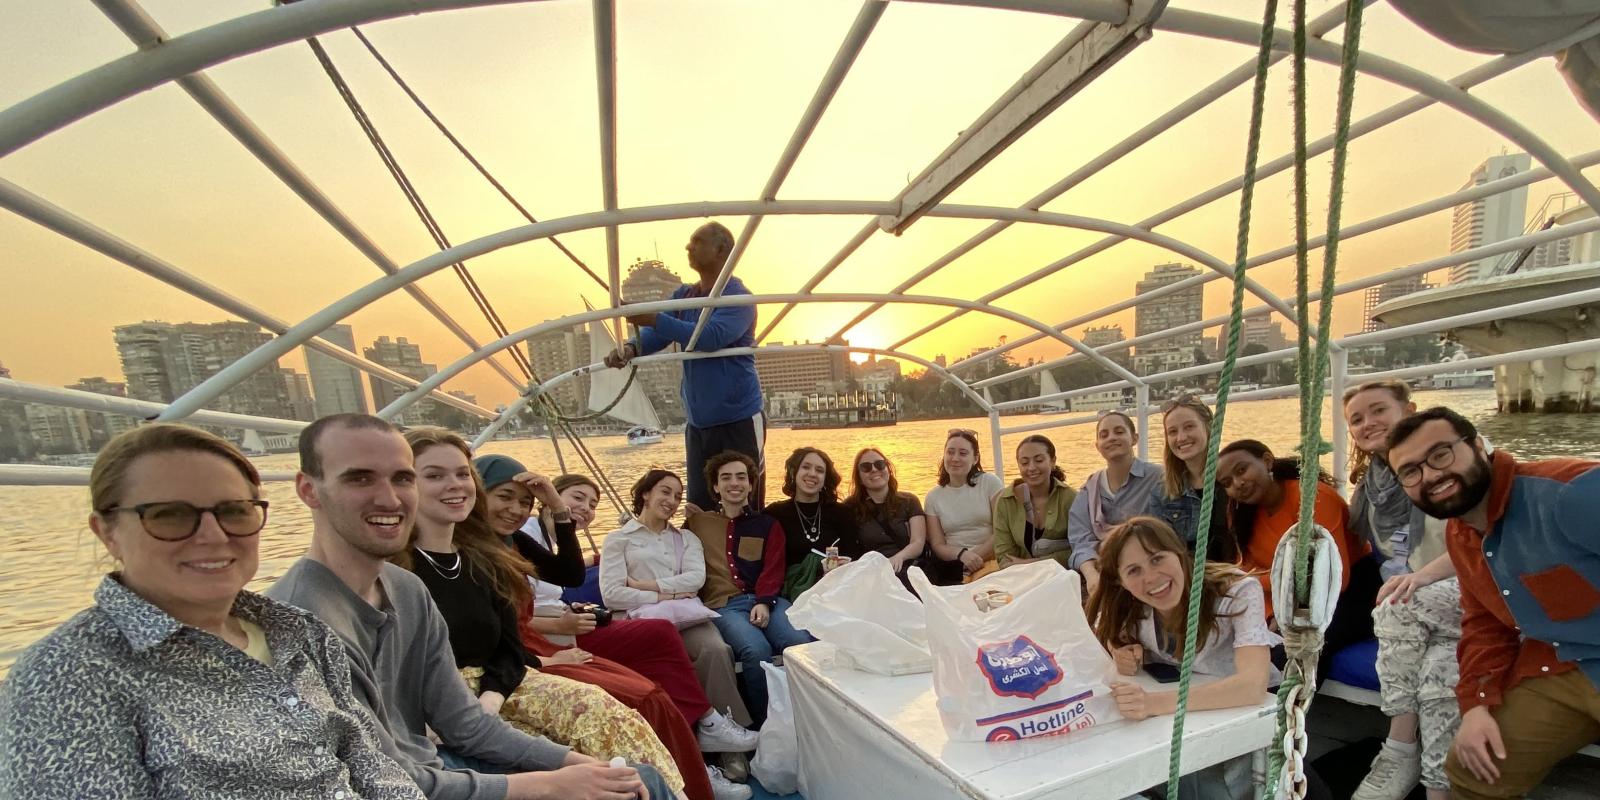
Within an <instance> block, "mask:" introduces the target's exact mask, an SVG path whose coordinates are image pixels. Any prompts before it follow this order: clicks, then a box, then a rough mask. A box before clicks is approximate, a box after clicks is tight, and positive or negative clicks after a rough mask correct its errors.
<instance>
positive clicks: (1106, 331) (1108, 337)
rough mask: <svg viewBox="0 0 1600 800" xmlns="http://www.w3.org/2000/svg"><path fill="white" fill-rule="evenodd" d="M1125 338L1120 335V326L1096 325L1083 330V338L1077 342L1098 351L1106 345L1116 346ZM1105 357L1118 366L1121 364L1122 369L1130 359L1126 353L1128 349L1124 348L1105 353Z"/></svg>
mask: <svg viewBox="0 0 1600 800" xmlns="http://www.w3.org/2000/svg"><path fill="white" fill-rule="evenodd" d="M1125 338H1126V337H1124V336H1123V335H1122V326H1121V325H1097V326H1095V327H1091V328H1084V329H1083V337H1082V338H1081V339H1079V341H1081V342H1083V343H1084V344H1085V345H1087V346H1089V347H1092V348H1095V349H1097V350H1098V349H1100V348H1102V347H1105V346H1106V345H1108V344H1116V343H1117V342H1120V341H1123V340H1124V339H1125ZM1105 355H1106V357H1107V358H1109V359H1111V360H1112V361H1115V362H1116V363H1118V364H1121V365H1122V366H1124V367H1126V366H1128V363H1129V361H1130V359H1131V356H1130V354H1129V353H1128V348H1126V347H1119V348H1117V349H1116V350H1112V351H1111V352H1109V353H1106V354H1105Z"/></svg>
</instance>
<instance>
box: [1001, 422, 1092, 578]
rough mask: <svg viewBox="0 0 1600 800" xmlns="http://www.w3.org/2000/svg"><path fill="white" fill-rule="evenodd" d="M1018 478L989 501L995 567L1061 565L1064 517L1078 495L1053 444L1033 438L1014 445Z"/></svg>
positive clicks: (1068, 549)
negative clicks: (1041, 563)
mask: <svg viewBox="0 0 1600 800" xmlns="http://www.w3.org/2000/svg"><path fill="white" fill-rule="evenodd" d="M1017 472H1018V474H1019V475H1020V477H1019V478H1018V479H1017V480H1015V481H1013V482H1012V484H1011V485H1010V486H1008V487H1006V488H1005V489H1004V490H1003V491H1001V492H1000V494H999V496H997V497H996V498H995V501H994V553H995V558H996V559H997V560H998V561H999V562H1000V568H1001V569H1005V568H1006V567H1009V566H1012V565H1014V564H1026V563H1028V562H1029V561H1040V560H1043V559H1046V558H1049V559H1053V560H1054V561H1055V562H1056V563H1058V564H1060V565H1061V566H1062V567H1066V566H1067V562H1068V560H1069V559H1071V557H1072V543H1071V541H1070V540H1069V539H1068V538H1067V519H1068V516H1069V514H1070V512H1071V510H1072V501H1073V500H1074V499H1076V498H1077V496H1078V493H1077V492H1075V491H1073V490H1072V487H1071V486H1068V485H1067V476H1066V473H1064V472H1062V471H1061V467H1060V466H1059V465H1057V464H1056V445H1055V442H1052V441H1050V439H1049V438H1048V437H1045V436H1041V435H1040V434H1037V433H1035V434H1033V435H1031V436H1028V437H1025V438H1024V439H1023V440H1022V441H1021V442H1019V443H1018V444H1017Z"/></svg>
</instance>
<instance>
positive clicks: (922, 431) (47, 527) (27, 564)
mask: <svg viewBox="0 0 1600 800" xmlns="http://www.w3.org/2000/svg"><path fill="white" fill-rule="evenodd" d="M1417 400H1418V404H1419V406H1424V407H1425V406H1428V405H1434V404H1439V403H1443V404H1447V405H1450V406H1452V407H1454V408H1456V409H1457V410H1459V411H1461V412H1462V413H1463V414H1466V415H1467V416H1468V417H1469V418H1471V419H1472V420H1474V421H1475V422H1476V423H1477V424H1478V425H1479V426H1480V427H1481V428H1482V429H1483V432H1484V434H1485V435H1487V436H1488V437H1489V438H1490V440H1491V441H1493V442H1494V443H1495V445H1496V446H1497V447H1504V448H1506V449H1508V450H1509V451H1511V452H1513V453H1515V454H1517V456H1518V457H1520V458H1551V457H1555V456H1582V457H1591V458H1592V457H1595V456H1596V455H1597V454H1600V448H1597V446H1596V443H1597V442H1600V415H1596V414H1588V415H1583V414H1571V415H1519V416H1509V415H1498V414H1496V413H1495V410H1494V408H1495V399H1494V393H1493V392H1491V391H1457V392H1423V393H1420V394H1419V396H1418V398H1417ZM1326 412H1327V407H1325V409H1324V426H1325V427H1324V431H1328V430H1330V429H1329V428H1328V427H1326V426H1328V425H1330V424H1331V423H1329V422H1327V421H1326ZM1298 414H1299V411H1298V404H1297V401H1295V400H1292V399H1286V400H1264V401H1257V402H1251V403H1240V404H1239V405H1237V406H1234V407H1232V408H1230V411H1229V415H1228V420H1227V430H1226V434H1227V435H1226V436H1225V438H1224V441H1225V442H1226V441H1228V440H1229V439H1232V438H1239V437H1245V436H1248V437H1251V438H1255V439H1260V440H1262V441H1264V442H1266V443H1267V444H1268V445H1270V446H1272V447H1274V448H1277V449H1279V450H1281V451H1282V452H1285V453H1287V452H1290V451H1292V449H1293V448H1294V447H1295V445H1296V444H1297V443H1298V430H1299V418H1298ZM1049 419H1050V418H1049V417H1027V416H1021V417H1006V418H1004V420H1003V422H1004V424H1005V425H1006V426H1016V425H1025V424H1028V423H1031V422H1041V421H1048V420H1049ZM952 427H967V428H972V429H975V430H978V431H979V432H980V434H979V439H980V441H983V442H985V443H986V444H985V447H984V453H983V456H984V464H985V466H988V467H990V468H992V466H993V465H992V464H990V463H989V461H990V450H989V447H988V445H987V441H988V433H987V431H988V421H987V420H986V419H970V420H921V421H913V422H902V423H900V424H899V425H896V426H894V427H889V428H872V429H864V430H820V431H794V430H788V429H773V430H772V431H770V432H769V435H768V443H767V451H766V452H767V459H768V462H769V470H768V472H769V474H768V481H767V483H768V487H767V495H768V497H769V498H778V497H781V495H780V494H779V487H780V486H781V485H782V479H783V476H782V473H781V469H782V463H783V459H784V458H785V457H786V456H787V455H788V453H789V452H790V451H792V450H793V449H794V448H796V447H799V446H802V445H813V446H817V447H821V448H822V449H823V450H825V451H827V452H828V453H829V454H830V455H831V456H833V458H834V460H835V462H836V463H840V462H842V465H841V469H842V470H845V471H847V470H848V469H849V463H850V460H851V458H852V457H853V456H854V455H855V453H856V451H857V450H859V449H860V448H862V447H866V446H872V447H876V448H878V449H880V450H881V451H882V452H883V453H884V455H885V456H887V457H888V458H889V459H890V460H891V461H892V462H894V464H895V468H896V472H897V474H898V476H899V481H900V487H901V489H903V490H905V491H910V492H914V493H916V494H918V495H919V496H920V495H924V494H926V493H927V491H928V489H930V488H932V487H933V486H934V484H935V482H936V479H937V476H938V469H939V466H938V459H939V454H940V451H941V448H942V446H943V443H944V436H945V432H946V431H947V430H948V429H950V428H952ZM1045 434H1046V435H1047V436H1049V437H1050V438H1051V439H1052V441H1054V442H1055V443H1056V448H1057V453H1058V456H1059V461H1060V463H1061V466H1062V468H1063V469H1065V470H1066V473H1067V477H1068V479H1069V481H1070V482H1072V483H1073V484H1074V485H1078V484H1081V483H1082V481H1083V480H1084V479H1086V478H1087V477H1088V475H1089V473H1090V472H1092V471H1093V470H1095V469H1098V468H1099V467H1100V466H1102V464H1101V463H1100V460H1099V456H1098V455H1097V454H1096V453H1095V451H1094V447H1093V444H1092V436H1093V429H1092V427H1091V426H1088V425H1077V426H1073V427H1069V428H1064V429H1058V430H1053V431H1046V432H1045ZM1023 435H1024V434H1012V435H1008V436H1006V437H1005V438H1004V440H1003V445H1004V448H1005V452H1006V453H1007V456H1008V459H1009V456H1010V454H1011V453H1012V452H1013V450H1014V448H1015V447H1016V443H1017V441H1019V440H1020V439H1021V438H1022V436H1023ZM586 442H587V443H588V445H589V447H590V449H591V450H592V451H593V453H594V455H595V457H596V459H597V460H598V461H599V462H600V464H601V465H602V466H603V467H604V468H605V469H606V472H607V473H608V475H609V476H610V477H611V480H612V481H613V482H614V483H615V485H616V486H617V490H618V491H619V492H620V493H622V494H623V495H624V496H625V495H626V494H627V491H628V487H629V486H630V485H631V484H632V482H633V480H634V479H635V478H637V477H638V476H639V475H640V474H641V473H643V472H644V470H645V469H647V468H649V467H651V466H656V465H662V466H666V467H668V468H672V469H675V470H678V471H681V470H682V469H683V457H684V456H683V441H682V439H681V437H678V436H674V435H672V434H668V436H667V439H666V441H664V442H663V443H661V444H657V445H647V446H637V447H630V446H629V445H628V444H627V443H626V441H624V439H623V438H622V437H621V436H611V437H594V438H590V439H587V440H586ZM1160 447H1161V436H1160V433H1159V431H1157V432H1154V435H1153V436H1152V437H1151V441H1150V452H1152V453H1157V454H1158V453H1160V452H1161V451H1160ZM483 452H489V453H505V454H508V455H511V456H514V457H516V458H517V459H518V460H520V461H522V462H523V463H525V464H527V465H528V466H529V467H530V468H533V469H538V470H547V471H550V472H552V473H553V472H554V471H555V470H556V458H555V453H554V450H553V449H552V447H551V444H550V442H549V441H548V440H512V441H498V442H493V443H490V444H488V445H486V446H485V447H484V449H483ZM564 454H565V456H566V458H567V459H568V461H569V462H572V461H573V455H572V453H571V451H570V449H567V450H565V453H564ZM257 463H258V464H259V465H260V467H261V468H262V469H263V470H264V471H267V470H276V471H284V470H293V469H294V468H295V457H294V456H293V455H276V456H267V457H264V458H261V459H258V460H257ZM1014 474H1015V470H1014V469H1010V470H1008V475H1012V476H1014ZM846 489H848V482H847V486H846ZM265 494H266V497H267V499H268V500H269V501H271V503H272V506H271V515H270V521H269V523H268V525H267V528H266V530H264V531H263V532H262V537H261V568H260V571H259V573H258V574H257V576H256V580H255V582H254V583H253V584H252V588H256V589H260V588H262V587H264V586H267V585H269V584H271V582H272V581H274V580H276V579H277V577H278V576H279V575H281V574H283V572H284V571H285V570H287V569H288V568H289V565H290V564H292V563H293V562H294V560H295V559H296V558H299V557H300V555H301V554H302V553H303V552H304V551H305V548H306V543H307V540H308V538H309V535H310V529H311V524H310V517H309V515H308V514H307V513H306V510H305V508H304V507H303V506H302V505H301V504H300V502H299V501H298V500H297V499H296V498H295V496H294V489H293V485H292V484H290V483H287V482H274V483H269V484H267V486H266V492H265ZM87 513H88V491H87V489H85V488H84V487H18V486H0V542H4V543H5V545H6V549H7V552H8V553H9V555H8V557H7V558H5V559H3V560H0V675H3V674H4V672H5V670H6V669H7V668H8V667H9V666H10V664H11V662H12V661H14V660H15V659H16V656H17V655H18V654H19V653H20V652H21V651H22V649H24V648H26V647H27V646H28V645H29V644H31V643H32V642H34V641H35V640H36V639H38V638H39V637H41V636H43V635H44V634H45V633H47V632H48V631H50V630H51V629H52V628H54V627H55V626H56V625H58V624H60V623H61V622H62V621H64V620H65V619H67V618H68V617H70V616H72V614H74V613H76V612H77V611H78V610H79V609H82V608H84V607H85V606H87V605H88V604H89V603H90V602H91V600H92V595H93V592H94V587H95V585H96V584H97V583H98V582H99V580H100V576H101V575H102V574H103V573H104V572H106V571H107V570H108V569H109V568H110V566H111V565H110V561H109V560H108V559H107V558H106V556H105V554H104V550H103V549H102V548H101V547H100V544H99V542H98V541H96V540H95V538H94V535H93V534H91V533H90V532H89V529H88V525H87V523H86V518H87ZM615 519H616V516H615V512H614V511H612V510H611V509H608V508H606V507H605V506H604V505H602V508H601V513H600V520H599V521H598V522H597V523H596V525H595V526H594V527H595V533H596V536H597V538H598V537H599V535H600V534H601V533H603V532H604V531H606V530H609V529H610V528H611V527H613V526H612V525H609V524H606V523H607V522H609V521H615Z"/></svg>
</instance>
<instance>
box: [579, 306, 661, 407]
mask: <svg viewBox="0 0 1600 800" xmlns="http://www.w3.org/2000/svg"><path fill="white" fill-rule="evenodd" d="M614 347H616V342H614V341H613V340H612V339H611V334H610V333H609V332H607V331H606V328H605V325H604V324H602V323H598V322H591V323H589V354H590V357H591V358H593V359H595V360H597V361H598V360H599V359H600V358H602V357H603V356H604V355H605V354H606V353H609V352H611V349H612V348H614ZM629 372H631V370H630V369H628V368H623V369H605V368H601V369H598V370H595V371H594V372H591V373H589V410H591V411H599V410H600V409H602V408H605V407H606V406H609V405H611V401H613V400H617V394H618V393H619V392H622V387H623V386H624V385H626V384H627V383H628V374H629ZM606 416H608V417H612V418H615V419H620V420H622V421H624V422H631V423H633V424H635V425H644V426H646V427H650V428H655V429H657V430H660V429H661V419H660V418H659V417H657V416H656V407H655V406H654V405H653V404H652V403H651V402H650V398H649V397H648V396H647V395H645V393H644V386H643V385H642V384H641V383H640V381H639V378H638V377H637V376H635V377H634V380H633V384H632V385H630V386H628V391H627V393H625V394H623V396H622V399H621V400H617V404H616V405H615V406H612V407H611V410H609V411H607V412H606Z"/></svg>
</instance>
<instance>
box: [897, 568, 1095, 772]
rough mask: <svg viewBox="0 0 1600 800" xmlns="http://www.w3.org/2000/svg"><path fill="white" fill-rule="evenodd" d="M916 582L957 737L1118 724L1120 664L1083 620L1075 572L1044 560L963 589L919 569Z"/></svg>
mask: <svg viewBox="0 0 1600 800" xmlns="http://www.w3.org/2000/svg"><path fill="white" fill-rule="evenodd" d="M911 583H912V586H914V587H915V588H916V590H917V592H918V594H920V595H922V602H923V607H924V609H925V610H926V613H927V624H928V648H929V650H930V651H931V652H932V653H933V690H934V693H935V694H936V695H937V696H938V698H939V716H940V718H942V719H943V720H944V728H945V732H946V733H947V734H949V736H950V738H951V739H956V740H960V741H990V742H998V741H1008V740H1012V739H1028V738H1032V737H1035V736H1050V735H1054V734H1059V733H1068V732H1071V731H1078V730H1083V729H1084V728H1088V727H1091V726H1093V725H1098V724H1100V723H1103V722H1107V721H1111V720H1116V719H1121V714H1119V713H1118V712H1117V704H1116V701H1114V700H1113V699H1112V698H1111V690H1110V688H1108V686H1107V683H1108V681H1109V680H1110V679H1111V677H1112V675H1113V674H1114V673H1115V671H1116V667H1115V666H1114V665H1113V664H1112V661H1111V657H1110V656H1109V655H1106V651H1105V650H1104V648H1102V647H1101V646H1100V642H1099V641H1098V640H1097V639H1095V637H1094V633H1093V631H1091V630H1090V629H1089V622H1088V620H1087V619H1086V618H1085V617H1084V613H1083V606H1082V605H1081V604H1080V602H1079V597H1080V595H1079V588H1078V575H1077V573H1075V572H1072V571H1070V570H1065V569H1062V568H1061V565H1060V564H1058V563H1056V562H1055V561H1048V560H1047V561H1039V562H1034V563H1031V564H1019V565H1017V566H1014V567H1009V568H1007V569H1003V570H1000V571H998V572H994V573H991V574H989V575H987V576H984V577H983V578H980V579H978V580H976V581H973V582H972V583H969V584H966V585H964V586H934V585H933V584H931V583H929V581H928V578H927V576H926V575H923V574H922V572H921V570H917V569H913V570H911Z"/></svg>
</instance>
